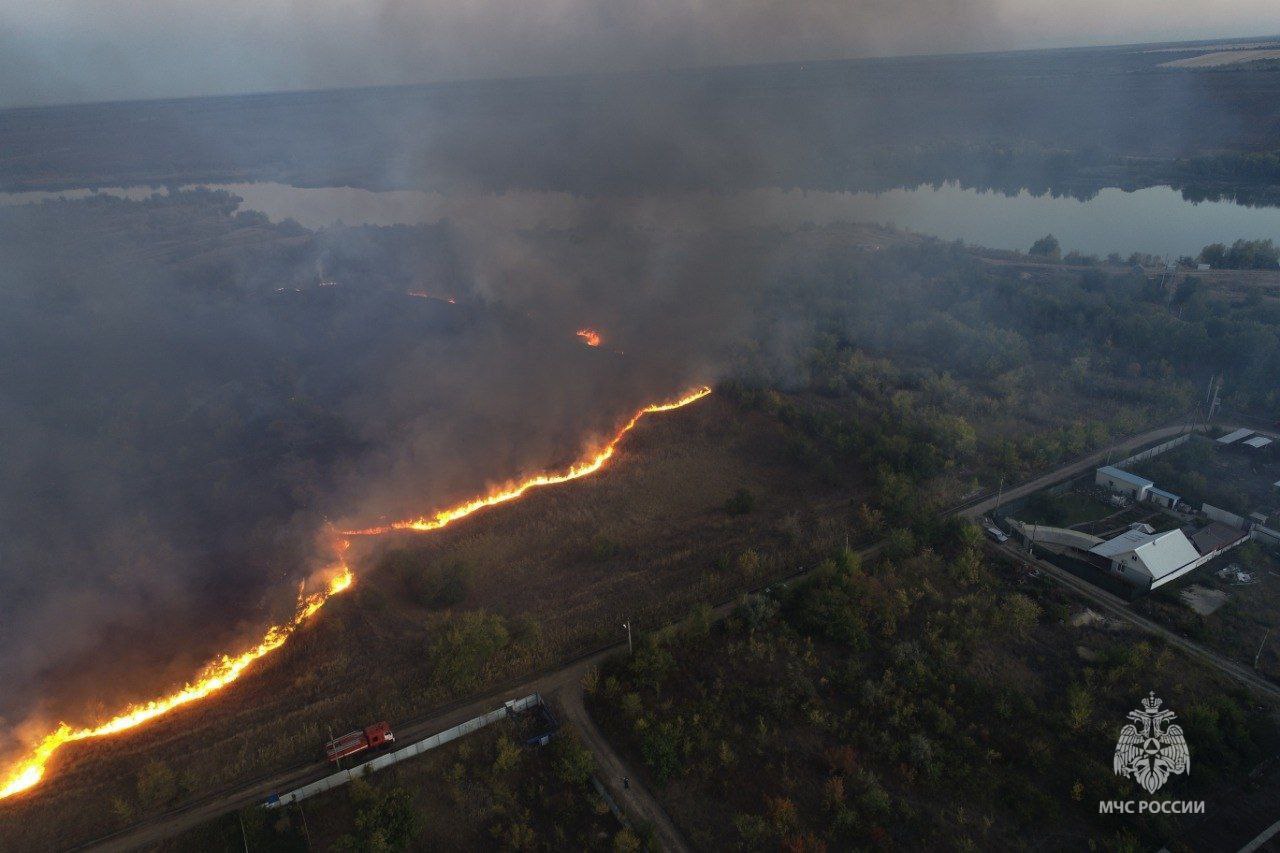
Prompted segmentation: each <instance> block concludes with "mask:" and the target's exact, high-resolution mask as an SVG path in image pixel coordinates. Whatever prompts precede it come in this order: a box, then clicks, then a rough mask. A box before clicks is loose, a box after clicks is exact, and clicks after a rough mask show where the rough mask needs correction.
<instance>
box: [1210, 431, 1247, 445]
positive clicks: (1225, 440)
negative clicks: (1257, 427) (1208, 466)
mask: <svg viewBox="0 0 1280 853" xmlns="http://www.w3.org/2000/svg"><path fill="white" fill-rule="evenodd" d="M1246 435H1253V430H1251V429H1245V428H1244V427H1241V428H1240V429H1238V430H1236V431H1235V432H1229V433H1227V434H1226V435H1224V436H1223V437H1222V438H1220V439H1218V444H1235V443H1236V442H1237V441H1239V440H1240V439H1242V438H1244V437H1245V436H1246Z"/></svg>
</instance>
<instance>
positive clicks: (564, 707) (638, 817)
mask: <svg viewBox="0 0 1280 853" xmlns="http://www.w3.org/2000/svg"><path fill="white" fill-rule="evenodd" d="M551 698H552V703H553V704H554V705H555V707H556V708H557V709H558V710H559V711H560V714H561V718H562V719H564V720H566V721H568V722H571V723H573V725H574V726H575V727H576V728H577V729H578V732H579V733H580V734H581V735H582V739H583V741H585V742H586V745H587V746H588V747H589V748H590V749H591V752H592V753H593V754H594V755H595V757H596V767H597V768H598V771H599V774H600V776H601V777H602V778H601V781H602V782H603V783H604V785H605V787H607V788H608V789H609V794H610V795H611V796H612V797H613V798H614V799H615V800H616V801H617V802H618V805H619V806H621V808H622V811H623V812H624V813H625V814H626V815H627V816H628V817H629V818H630V819H631V820H632V821H636V822H641V823H646V824H648V825H649V826H650V827H652V828H653V832H654V835H655V836H656V838H657V840H658V843H659V844H661V845H662V849H663V850H666V851H668V853H687V851H688V850H689V846H688V845H687V844H685V842H684V837H683V836H681V834H680V831H679V830H678V829H676V825H675V824H674V823H673V822H672V820H671V817H670V816H669V815H668V814H667V811H666V809H664V808H663V807H662V805H661V804H660V803H659V802H658V801H657V800H656V799H655V798H654V796H653V795H652V794H650V793H649V789H648V788H646V787H645V785H644V783H643V782H641V781H640V777H638V776H637V775H636V774H635V772H634V771H633V770H630V769H629V768H628V767H627V765H626V764H625V763H624V762H623V760H622V757H621V756H619V755H618V753H616V752H614V750H613V746H611V745H610V743H609V740H608V738H606V737H605V736H604V733H603V732H601V731H600V729H599V727H598V726H596V722H595V720H593V719H591V715H590V714H588V713H587V708H586V706H585V705H583V704H582V688H581V686H580V685H578V684H566V685H565V686H564V687H562V688H561V689H560V690H559V691H558V692H557V693H555V694H553V695H552V697H551ZM623 779H626V780H628V784H626V785H624V784H623V781H622V780H623Z"/></svg>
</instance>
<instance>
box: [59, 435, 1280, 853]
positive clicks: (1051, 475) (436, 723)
mask: <svg viewBox="0 0 1280 853" xmlns="http://www.w3.org/2000/svg"><path fill="white" fill-rule="evenodd" d="M1186 431H1187V425H1186V424H1185V423H1179V424H1176V425H1173V426H1168V427H1161V428H1159V429H1153V430H1149V431H1148V432H1145V433H1142V434H1141V435H1137V436H1133V437H1131V438H1128V439H1125V440H1123V441H1120V442H1117V443H1116V444H1113V445H1111V446H1110V447H1107V448H1104V449H1103V450H1100V451H1097V452H1095V453H1090V454H1087V455H1085V456H1082V457H1080V458H1078V459H1076V460H1075V461H1073V462H1069V463H1067V464H1066V465H1062V466H1060V467H1058V468H1055V469H1054V470H1053V471H1051V472H1048V473H1045V474H1042V475H1038V476H1035V477H1033V478H1032V479H1031V480H1028V481H1027V482H1024V483H1020V484H1017V485H1014V486H1011V487H1010V488H1008V489H1005V490H1004V493H1003V496H1002V497H1001V502H1002V503H1003V502H1004V501H1008V500H1013V499H1015V498H1019V497H1023V496H1025V495H1028V494H1030V493H1032V492H1034V491H1037V490H1039V489H1042V488H1044V487H1046V486H1050V485H1053V484H1054V483H1057V482H1061V481H1062V480H1065V479H1068V478H1070V477H1074V476H1077V475H1079V474H1081V473H1084V472H1085V471H1087V470H1089V469H1090V468H1091V467H1093V466H1096V465H1098V464H1099V463H1101V462H1104V461H1107V460H1116V459H1122V458H1124V457H1125V456H1127V455H1129V454H1130V453H1132V452H1133V451H1135V450H1137V449H1139V448H1141V447H1142V446H1144V445H1147V444H1151V443H1153V442H1155V441H1160V440H1163V439H1167V438H1172V437H1173V436H1175V435H1179V434H1181V433H1183V432H1186ZM995 502H996V497H995V495H990V494H988V495H982V496H979V497H978V498H975V499H973V500H971V501H968V502H966V503H963V504H961V505H960V506H959V507H956V508H954V509H953V510H951V512H952V513H958V514H960V515H962V516H965V517H968V518H974V517H977V516H979V515H981V514H983V513H985V512H987V511H989V510H990V509H991V508H992V507H994V506H995ZM878 550H879V545H873V546H870V547H868V548H864V549H863V550H862V551H861V552H859V553H860V555H861V556H862V557H863V558H864V559H868V558H870V557H872V556H874V554H875V553H876V552H877V551H878ZM1055 568H1056V567H1055ZM1070 577H1071V578H1072V579H1075V578H1074V576H1070ZM1075 580H1078V579H1075ZM1062 581H1063V582H1064V583H1066V584H1067V585H1069V586H1071V587H1072V589H1074V590H1076V591H1077V592H1080V593H1082V594H1085V595H1089V592H1090V591H1089V590H1087V589H1083V588H1081V587H1080V586H1078V585H1076V584H1071V583H1070V581H1069V580H1067V579H1062ZM1078 583H1079V584H1084V583H1085V582H1084V581H1078ZM1113 598H1114V597H1113ZM1117 602H1119V599H1115V601H1114V602H1107V603H1106V605H1105V606H1106V607H1107V609H1108V610H1109V611H1114V610H1117V609H1118V610H1120V611H1122V612H1123V613H1125V614H1127V617H1126V618H1129V619H1130V621H1136V620H1138V619H1142V617H1138V616H1137V614H1134V613H1133V612H1132V611H1130V610H1129V609H1128V608H1127V607H1125V606H1124V605H1123V604H1122V603H1117ZM1099 603H1100V604H1101V602H1099ZM732 610H733V602H728V603H725V604H721V605H720V606H719V607H717V608H715V610H714V611H713V614H714V617H715V618H716V619H722V618H724V616H726V615H728V614H729V613H730V612H731V611H732ZM1117 615H1118V614H1117ZM1142 621H1143V622H1145V623H1147V624H1149V625H1150V629H1151V630H1153V632H1154V633H1162V634H1163V635H1166V636H1167V638H1171V639H1170V641H1171V642H1175V644H1176V645H1178V646H1179V647H1180V648H1184V649H1186V650H1188V651H1190V652H1192V653H1193V654H1195V655H1196V656H1197V657H1199V658H1200V659H1201V660H1206V662H1209V663H1212V664H1214V665H1215V666H1218V664H1219V662H1221V663H1223V664H1227V665H1229V666H1230V668H1231V669H1230V671H1228V674H1230V675H1232V676H1233V677H1236V678H1241V674H1240V669H1241V668H1240V667H1238V666H1236V665H1235V664H1231V662H1230V661H1226V660H1225V659H1222V658H1221V657H1220V656H1217V655H1214V654H1213V653H1211V652H1208V651H1207V650H1206V649H1203V648H1201V647H1199V646H1196V645H1195V644H1193V643H1189V642H1188V641H1186V640H1183V639H1182V638H1181V637H1178V636H1177V635H1176V634H1173V633H1172V632H1169V631H1167V630H1165V629H1163V628H1160V626H1158V625H1156V624H1155V623H1153V622H1150V620H1142ZM1142 627H1144V628H1146V627H1147V625H1143V626H1142ZM622 647H623V644H622V643H618V644H615V645H612V646H609V647H607V648H603V649H599V650H597V651H595V652H592V653H589V654H587V655H584V656H582V657H580V658H577V659H575V660H573V661H571V662H569V663H567V664H566V665H564V666H563V667H562V668H560V669H558V670H556V671H554V672H550V673H545V674H543V675H541V676H537V677H534V678H532V679H529V680H527V681H523V682H520V683H516V684H512V685H509V686H506V687H503V688H502V689H500V690H498V691H494V692H492V693H489V694H487V695H486V696H484V697H481V698H479V699H475V700H474V701H469V702H465V703H459V704H458V705H455V706H451V707H450V708H448V709H444V710H441V711H440V712H439V713H437V714H434V715H433V716H431V717H430V718H426V719H423V720H420V721H418V722H415V723H413V724H412V725H409V726H405V727H402V728H398V729H397V732H396V735H397V738H398V739H399V740H401V741H403V742H404V743H405V744H408V743H411V742H413V741H416V740H420V739H423V738H426V737H429V736H430V735H432V734H435V733H436V732H438V731H441V730H443V729H447V728H449V727H451V726H454V725H457V724H458V723H460V722H463V721H464V720H468V719H470V718H471V717H474V716H477V715H479V714H482V713H485V712H487V711H491V710H493V709H494V708H497V707H498V706H499V705H501V704H502V703H503V702H505V701H506V700H508V699H514V698H518V697H520V696H527V695H528V694H530V693H535V692H536V693H541V694H542V695H543V696H557V697H558V698H559V700H560V702H561V704H562V707H563V708H564V709H565V711H566V713H567V715H568V716H569V718H570V719H572V720H574V722H575V723H577V724H578V725H579V727H580V728H582V730H583V732H584V737H586V738H587V741H588V745H589V746H590V747H591V748H592V751H593V752H594V753H595V755H596V757H597V760H598V761H600V762H601V764H602V768H603V772H604V773H606V774H611V775H612V778H610V779H609V782H610V790H611V791H612V792H614V793H615V794H624V793H625V791H621V792H620V791H618V790H617V789H618V788H619V787H620V786H619V784H617V780H618V779H620V778H624V777H625V778H629V779H631V780H632V782H631V784H632V786H633V787H635V786H636V785H638V784H640V783H639V782H638V777H637V774H636V773H635V772H634V771H631V770H628V769H627V767H626V765H625V764H624V763H623V762H622V759H621V758H620V757H619V756H618V755H617V753H615V752H614V751H613V749H612V747H611V746H609V743H608V741H607V740H605V739H604V737H603V735H602V734H601V733H600V732H599V729H598V728H596V727H595V725H594V723H591V725H590V728H589V729H588V727H587V726H586V725H583V724H582V722H581V721H582V720H587V721H588V722H590V717H589V716H588V715H587V714H586V711H585V708H582V697H581V693H580V690H581V686H580V685H581V681H582V676H583V674H585V672H586V671H587V667H589V666H599V665H600V663H601V662H603V661H604V660H605V659H606V658H608V657H609V656H611V655H613V654H616V653H617V652H619V651H620V650H621V649H622ZM1218 668H1220V669H1221V668H1222V667H1218ZM1241 680H1244V679H1243V678H1241ZM1248 683H1250V684H1251V686H1254V687H1256V688H1257V689H1260V690H1263V691H1264V692H1267V693H1268V694H1269V695H1275V692H1276V691H1277V688H1276V686H1275V685H1273V684H1271V682H1266V681H1263V680H1262V679H1259V678H1257V677H1256V676H1254V677H1253V678H1251V679H1249V682H1248ZM579 708H582V711H581V716H580V717H579V716H577V714H578V709H579ZM328 772H329V767H328V765H326V764H323V763H316V764H314V765H311V766H309V767H305V768H293V769H292V770H289V771H285V772H282V773H281V774H279V775H277V776H273V777H271V778H270V779H266V780H259V781H256V782H252V783H249V784H246V785H244V786H242V787H240V788H237V789H236V790H234V791H228V792H225V793H221V794H214V795H212V796H211V797H209V798H207V799H203V800H198V801H196V802H194V803H190V804H188V805H185V806H181V807H179V808H177V809H174V810H171V811H169V812H166V813H164V814H161V815H157V816H156V817H154V818H151V819H150V820H147V821H145V822H143V823H140V824H136V825H134V826H133V827H130V828H128V829H125V830H122V831H120V832H118V833H116V834H114V835H111V836H107V837H104V838H99V839H96V840H94V841H90V842H87V843H86V844H85V845H82V848H81V849H85V848H87V849H93V850H102V851H122V850H134V849H137V848H139V847H144V846H146V845H149V844H155V843H156V842H159V841H162V840H164V839H165V838H170V837H172V836H174V835H177V834H178V833H181V832H184V831H186V830H188V829H191V828H192V827H195V826H198V825H199V824H201V823H204V822H205V821H208V820H211V819H213V818H216V817H218V816H219V815H222V814H225V813H226V812H229V811H233V810H235V809H240V808H243V807H245V806H247V805H251V804H253V803H258V802H262V801H263V800H265V799H266V798H267V797H268V796H269V795H270V794H272V793H279V792H281V791H288V790H291V789H293V788H296V787H298V786H299V785H303V784H306V783H307V782H310V781H314V780H315V779H318V778H320V777H321V776H324V775H325V774H326V773H328ZM640 790H641V791H642V792H643V793H641V794H637V795H635V796H634V797H632V798H627V797H624V796H618V797H617V798H618V799H619V800H620V801H621V802H622V804H623V808H625V809H626V810H627V811H628V813H629V814H634V815H637V816H639V817H640V819H641V820H646V821H648V822H650V823H652V824H653V826H654V828H655V830H656V831H658V833H659V835H658V837H659V840H661V841H662V842H663V843H664V844H666V845H668V849H672V850H684V849H687V847H686V846H685V845H684V842H683V840H682V839H681V837H680V835H679V833H678V832H677V831H676V830H675V828H674V824H672V823H671V819H670V817H669V816H668V815H667V814H666V813H665V811H663V810H662V809H661V806H660V805H658V803H657V800H656V799H654V798H653V797H652V796H651V795H650V794H649V793H648V792H647V791H646V790H644V789H643V788H641V789H640ZM655 814H656V815H658V816H659V817H658V818H656V819H655V817H653V815H655ZM668 827H669V831H668V830H667V828H668Z"/></svg>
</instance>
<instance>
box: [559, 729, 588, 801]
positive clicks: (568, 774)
mask: <svg viewBox="0 0 1280 853" xmlns="http://www.w3.org/2000/svg"><path fill="white" fill-rule="evenodd" d="M551 751H552V758H551V762H552V766H553V767H554V768H555V773H556V776H557V778H559V779H560V781H561V782H563V783H565V784H566V785H570V786H572V787H575V788H581V787H583V786H584V785H586V784H587V782H588V780H590V779H591V774H592V773H594V772H595V769H596V760H595V758H594V757H592V755H591V750H589V749H587V748H586V747H585V746H583V745H582V741H580V740H578V735H577V733H576V732H574V731H573V730H572V729H566V730H565V731H563V732H562V733H561V734H560V736H559V737H557V738H556V739H555V740H554V741H553V742H552V750H551Z"/></svg>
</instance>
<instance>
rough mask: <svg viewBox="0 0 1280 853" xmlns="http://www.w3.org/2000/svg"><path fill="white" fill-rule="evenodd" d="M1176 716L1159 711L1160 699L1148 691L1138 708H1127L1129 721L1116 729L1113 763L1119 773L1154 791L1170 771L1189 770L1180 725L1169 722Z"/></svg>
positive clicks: (1151, 792)
mask: <svg viewBox="0 0 1280 853" xmlns="http://www.w3.org/2000/svg"><path fill="white" fill-rule="evenodd" d="M1175 716H1176V715H1175V714H1174V713H1173V712H1172V711H1167V710H1166V711H1161V710H1160V700H1159V699H1157V698H1156V694H1155V693H1152V694H1151V695H1150V696H1148V697H1147V698H1146V699H1143V700H1142V710H1141V711H1130V712H1129V719H1131V720H1133V722H1134V723H1137V725H1136V726H1135V725H1133V723H1130V724H1129V725H1127V726H1125V727H1124V728H1123V729H1121V730H1120V739H1119V740H1118V741H1116V757H1115V761H1114V763H1113V766H1114V768H1115V771H1116V773H1117V774H1118V775H1120V776H1125V777H1127V778H1130V779H1133V780H1134V781H1135V782H1137V783H1138V784H1139V785H1141V786H1142V787H1143V788H1145V789H1146V791H1147V793H1148V794H1154V793H1155V792H1156V791H1158V790H1159V789H1160V786H1161V785H1163V784H1164V783H1165V782H1167V781H1168V780H1169V776H1170V775H1172V774H1174V773H1187V774H1190V773H1191V753H1190V751H1188V749H1187V739H1186V738H1185V737H1183V735H1182V726H1177V725H1169V726H1166V724H1167V723H1169V721H1170V720H1172V719H1173V718H1174V717H1175Z"/></svg>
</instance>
